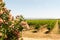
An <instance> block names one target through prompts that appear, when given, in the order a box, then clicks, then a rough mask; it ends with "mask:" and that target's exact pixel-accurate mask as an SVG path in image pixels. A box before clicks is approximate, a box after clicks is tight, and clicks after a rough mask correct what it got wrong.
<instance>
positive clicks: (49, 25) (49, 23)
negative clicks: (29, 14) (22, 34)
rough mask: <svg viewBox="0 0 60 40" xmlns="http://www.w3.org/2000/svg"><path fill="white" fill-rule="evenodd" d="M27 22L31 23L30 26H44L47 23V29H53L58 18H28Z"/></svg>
mask: <svg viewBox="0 0 60 40" xmlns="http://www.w3.org/2000/svg"><path fill="white" fill-rule="evenodd" d="M27 23H28V24H29V25H30V26H33V25H34V27H35V26H36V25H37V26H38V27H39V26H43V25H46V24H47V26H46V27H47V29H48V30H52V29H53V28H54V25H55V23H56V20H53V19H45V20H42V19H41V20H37V19H36V20H27Z"/></svg>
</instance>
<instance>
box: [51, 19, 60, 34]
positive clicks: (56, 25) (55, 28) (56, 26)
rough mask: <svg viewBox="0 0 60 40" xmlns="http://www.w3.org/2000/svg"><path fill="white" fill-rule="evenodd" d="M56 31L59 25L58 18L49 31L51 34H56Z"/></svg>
mask: <svg viewBox="0 0 60 40" xmlns="http://www.w3.org/2000/svg"><path fill="white" fill-rule="evenodd" d="M58 31H59V26H58V20H57V21H56V24H55V26H54V28H53V30H52V31H51V32H50V33H51V34H57V33H58Z"/></svg>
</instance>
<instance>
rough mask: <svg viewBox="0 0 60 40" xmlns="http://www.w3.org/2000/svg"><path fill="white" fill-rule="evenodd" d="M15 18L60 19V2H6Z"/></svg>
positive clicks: (26, 0)
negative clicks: (18, 16) (19, 16)
mask: <svg viewBox="0 0 60 40" xmlns="http://www.w3.org/2000/svg"><path fill="white" fill-rule="evenodd" d="M4 2H5V3H6V7H7V8H8V9H10V10H11V14H12V15H13V16H16V15H23V16H24V17H25V18H60V0H4Z"/></svg>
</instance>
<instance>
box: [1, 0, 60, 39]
mask: <svg viewBox="0 0 60 40" xmlns="http://www.w3.org/2000/svg"><path fill="white" fill-rule="evenodd" d="M10 11H11V10H9V9H7V8H6V7H5V3H4V2H3V0H0V40H23V37H32V38H33V37H42V36H44V37H48V36H49V37H54V36H55V35H56V33H58V34H59V35H58V37H59V38H60V20H57V19H24V17H23V16H22V15H17V16H16V17H15V18H14V17H13V16H12V15H11V14H10ZM37 34H38V35H37ZM46 34H48V35H46ZM51 34H55V35H51ZM56 38H57V37H56Z"/></svg>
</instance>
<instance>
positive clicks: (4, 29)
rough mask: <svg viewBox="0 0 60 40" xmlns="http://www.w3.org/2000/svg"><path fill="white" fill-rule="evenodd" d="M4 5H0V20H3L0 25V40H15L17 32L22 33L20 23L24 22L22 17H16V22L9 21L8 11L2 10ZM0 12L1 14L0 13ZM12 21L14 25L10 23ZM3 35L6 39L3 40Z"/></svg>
mask: <svg viewBox="0 0 60 40" xmlns="http://www.w3.org/2000/svg"><path fill="white" fill-rule="evenodd" d="M4 6H5V3H3V2H2V3H0V13H1V14H0V18H1V19H2V20H3V23H2V24H0V32H1V33H2V36H1V37H0V40H17V39H18V36H20V35H18V34H19V32H22V30H23V27H22V25H20V23H21V21H24V18H23V16H22V15H20V16H18V18H16V19H18V21H17V20H16V21H15V20H14V19H13V20H9V19H10V18H9V17H10V14H9V13H10V10H7V9H6V8H4ZM1 10H2V12H1ZM12 21H14V23H13V22H12ZM5 35H6V36H7V38H5Z"/></svg>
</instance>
